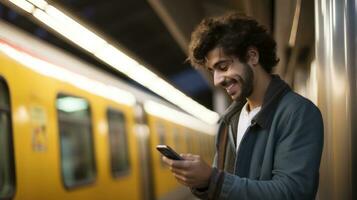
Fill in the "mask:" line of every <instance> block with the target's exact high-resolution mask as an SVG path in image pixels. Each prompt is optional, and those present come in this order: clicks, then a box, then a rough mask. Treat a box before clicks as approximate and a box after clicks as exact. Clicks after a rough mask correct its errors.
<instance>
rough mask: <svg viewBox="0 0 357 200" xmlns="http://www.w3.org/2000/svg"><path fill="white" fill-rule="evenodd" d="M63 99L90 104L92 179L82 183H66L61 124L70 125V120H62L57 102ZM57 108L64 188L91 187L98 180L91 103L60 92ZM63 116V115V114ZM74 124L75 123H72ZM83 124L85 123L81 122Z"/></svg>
mask: <svg viewBox="0 0 357 200" xmlns="http://www.w3.org/2000/svg"><path fill="white" fill-rule="evenodd" d="M61 97H73V98H79V99H82V100H85V101H86V102H87V104H88V108H87V110H88V116H87V117H88V119H87V123H88V126H87V129H88V130H87V132H88V133H89V134H88V139H89V144H87V145H89V146H88V148H90V149H89V150H90V153H89V154H91V155H89V157H90V158H91V159H92V163H91V164H90V165H92V166H91V167H92V172H91V173H92V177H91V178H90V179H88V180H81V181H78V182H74V183H72V184H68V183H67V182H68V181H66V175H65V173H64V169H63V168H64V166H63V163H64V159H63V156H64V155H63V150H62V147H63V142H64V141H63V140H62V131H61V123H63V122H65V123H68V120H67V121H66V120H64V121H63V119H62V116H61V111H60V109H58V105H57V100H58V99H59V98H61ZM55 108H56V111H57V123H58V124H57V125H58V135H59V148H60V152H59V153H60V170H61V177H62V184H63V186H64V188H66V189H67V190H72V189H76V188H80V187H84V186H90V185H92V184H93V183H94V182H95V181H96V179H97V173H98V172H97V163H96V150H95V142H94V131H93V118H92V111H91V103H90V101H89V100H88V99H87V98H84V97H80V96H76V95H72V94H68V93H63V92H60V93H58V94H57V96H56V100H55ZM62 115H63V114H62ZM72 122H73V121H72ZM81 123H83V122H81ZM84 123H86V122H84ZM90 165H89V166H90ZM87 167H88V166H87Z"/></svg>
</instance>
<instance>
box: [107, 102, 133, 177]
mask: <svg viewBox="0 0 357 200" xmlns="http://www.w3.org/2000/svg"><path fill="white" fill-rule="evenodd" d="M110 113H115V114H119V115H121V116H122V119H123V122H121V123H122V124H123V125H124V133H123V135H124V140H125V141H124V145H125V147H123V148H124V149H125V150H124V151H125V155H126V159H127V166H126V168H125V169H124V170H120V171H114V170H115V169H113V151H112V143H111V141H112V138H111V126H110V122H111V120H110V116H109V115H110ZM106 117H107V123H108V144H109V145H108V147H109V162H110V173H111V175H112V177H113V178H114V179H118V178H121V177H123V176H127V175H128V174H130V171H131V167H132V166H131V160H130V159H131V157H130V145H129V139H128V135H129V133H128V124H127V117H126V116H125V113H124V112H122V111H120V110H118V109H115V108H112V107H108V108H107V110H106ZM119 134H120V133H119ZM118 137H120V136H118ZM121 150H122V149H121Z"/></svg>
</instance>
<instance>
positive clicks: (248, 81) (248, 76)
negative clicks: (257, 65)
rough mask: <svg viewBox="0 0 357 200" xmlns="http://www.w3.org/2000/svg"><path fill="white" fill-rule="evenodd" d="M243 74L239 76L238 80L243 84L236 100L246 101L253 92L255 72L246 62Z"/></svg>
mask: <svg viewBox="0 0 357 200" xmlns="http://www.w3.org/2000/svg"><path fill="white" fill-rule="evenodd" d="M243 66H244V69H243V74H242V76H238V77H237V81H238V82H239V83H240V85H241V93H240V94H239V95H238V96H237V97H236V99H235V101H245V100H246V98H248V97H249V96H250V95H251V94H252V93H253V80H254V73H253V70H252V69H251V68H250V66H249V65H248V64H246V63H244V65H243Z"/></svg>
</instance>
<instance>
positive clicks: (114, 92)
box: [0, 43, 136, 106]
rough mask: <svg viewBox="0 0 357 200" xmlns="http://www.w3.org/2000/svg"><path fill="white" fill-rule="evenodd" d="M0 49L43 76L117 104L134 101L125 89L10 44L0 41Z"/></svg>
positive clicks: (130, 103)
mask: <svg viewBox="0 0 357 200" xmlns="http://www.w3.org/2000/svg"><path fill="white" fill-rule="evenodd" d="M0 51H1V52H3V53H5V54H6V55H8V56H9V57H11V58H12V59H14V60H16V61H18V62H19V63H21V64H23V65H24V66H26V67H28V68H30V69H31V70H34V71H36V72H38V73H40V74H42V75H44V76H47V77H50V78H53V79H56V80H60V81H63V82H66V83H69V84H71V85H73V86H75V87H78V88H80V89H83V90H85V91H87V92H89V93H92V94H95V95H98V96H101V97H103V98H106V99H109V100H111V101H115V102H117V103H119V104H125V105H129V106H133V105H135V103H136V99H135V97H134V95H132V94H131V93H129V92H127V91H125V90H121V89H119V88H117V87H114V86H111V85H107V84H103V83H101V82H99V81H97V80H93V79H90V78H87V77H85V76H82V75H80V74H76V73H74V72H71V71H69V70H66V69H64V68H62V67H59V66H56V65H54V64H52V63H48V62H46V61H43V60H41V59H38V58H36V57H33V56H31V55H29V54H27V53H24V52H22V51H19V50H17V49H15V48H14V47H12V46H10V45H7V44H4V43H0Z"/></svg>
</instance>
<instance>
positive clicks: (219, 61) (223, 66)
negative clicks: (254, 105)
mask: <svg viewBox="0 0 357 200" xmlns="http://www.w3.org/2000/svg"><path fill="white" fill-rule="evenodd" d="M206 67H207V69H208V70H209V71H210V72H211V74H212V76H213V81H214V85H215V86H221V87H222V88H224V89H225V90H226V92H227V93H228V95H229V96H230V97H231V98H232V99H233V100H235V101H240V100H243V99H245V98H247V97H249V96H250V95H251V94H252V92H253V79H254V73H253V70H252V69H251V67H250V66H249V65H248V64H247V63H242V62H240V61H239V59H238V58H237V57H234V56H228V55H226V54H225V53H224V52H223V50H222V49H221V48H214V49H213V50H211V51H210V52H208V54H207V62H206Z"/></svg>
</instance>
